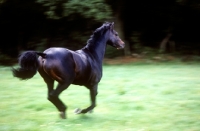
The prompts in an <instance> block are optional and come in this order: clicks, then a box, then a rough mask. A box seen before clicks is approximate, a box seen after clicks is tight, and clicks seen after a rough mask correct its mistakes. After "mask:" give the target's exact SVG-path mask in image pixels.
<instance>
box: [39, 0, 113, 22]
mask: <svg viewBox="0 0 200 131" xmlns="http://www.w3.org/2000/svg"><path fill="white" fill-rule="evenodd" d="M37 2H38V3H41V4H43V6H46V7H49V10H47V11H46V12H45V14H46V15H47V16H48V17H49V18H52V19H59V18H62V17H69V16H73V17H72V18H73V19H74V17H76V15H77V14H78V15H80V16H82V17H83V18H86V19H94V20H96V21H104V20H106V19H110V18H111V12H112V11H111V9H110V7H109V5H107V4H106V3H105V2H104V0H68V1H65V0H56V1H47V0H37Z"/></svg>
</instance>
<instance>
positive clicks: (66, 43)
mask: <svg viewBox="0 0 200 131" xmlns="http://www.w3.org/2000/svg"><path fill="white" fill-rule="evenodd" d="M105 21H114V22H115V29H116V30H117V31H118V33H119V35H120V37H121V38H122V40H123V41H125V43H126V48H125V49H124V50H122V51H116V50H115V49H112V48H107V53H106V57H107V58H113V57H119V56H130V55H131V56H133V57H140V56H144V55H150V54H156V55H157V54H171V55H172V54H173V55H178V56H180V57H181V56H185V57H184V58H186V59H187V58H189V57H190V56H195V58H198V59H199V55H200V48H199V47H200V39H199V38H200V37H199V30H200V1H199V0H132V1H130V0H0V64H11V63H14V62H16V58H17V57H18V55H19V53H20V52H22V51H24V50H39V51H43V50H45V49H46V48H49V47H53V46H59V47H66V48H69V49H72V50H76V49H80V48H82V47H83V46H85V45H86V42H87V40H88V39H89V37H90V35H92V33H93V31H94V30H95V29H96V28H98V27H99V26H101V25H102V24H103V23H104V22H105ZM155 58H157V59H160V57H155Z"/></svg>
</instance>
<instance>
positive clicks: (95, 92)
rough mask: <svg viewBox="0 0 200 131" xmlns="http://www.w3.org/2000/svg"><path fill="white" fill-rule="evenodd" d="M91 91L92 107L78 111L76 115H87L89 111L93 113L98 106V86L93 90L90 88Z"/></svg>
mask: <svg viewBox="0 0 200 131" xmlns="http://www.w3.org/2000/svg"><path fill="white" fill-rule="evenodd" d="M89 90H90V99H91V105H90V106H89V107H88V108H85V109H82V110H81V109H76V110H75V113H77V114H81V113H87V112H89V111H92V109H94V107H95V106H96V96H97V85H96V86H93V87H92V88H89Z"/></svg>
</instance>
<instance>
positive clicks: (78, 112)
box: [74, 108, 82, 114]
mask: <svg viewBox="0 0 200 131" xmlns="http://www.w3.org/2000/svg"><path fill="white" fill-rule="evenodd" d="M74 113H75V114H81V113H82V110H81V109H80V108H76V109H75V110H74Z"/></svg>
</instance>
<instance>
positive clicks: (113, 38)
mask: <svg viewBox="0 0 200 131" xmlns="http://www.w3.org/2000/svg"><path fill="white" fill-rule="evenodd" d="M108 28H109V30H110V31H109V36H108V41H107V44H108V45H111V46H113V47H115V48H117V49H123V48H124V46H125V43H124V42H123V41H122V40H121V39H120V38H119V36H118V33H117V32H116V31H115V30H114V22H112V23H110V24H109V26H108Z"/></svg>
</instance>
